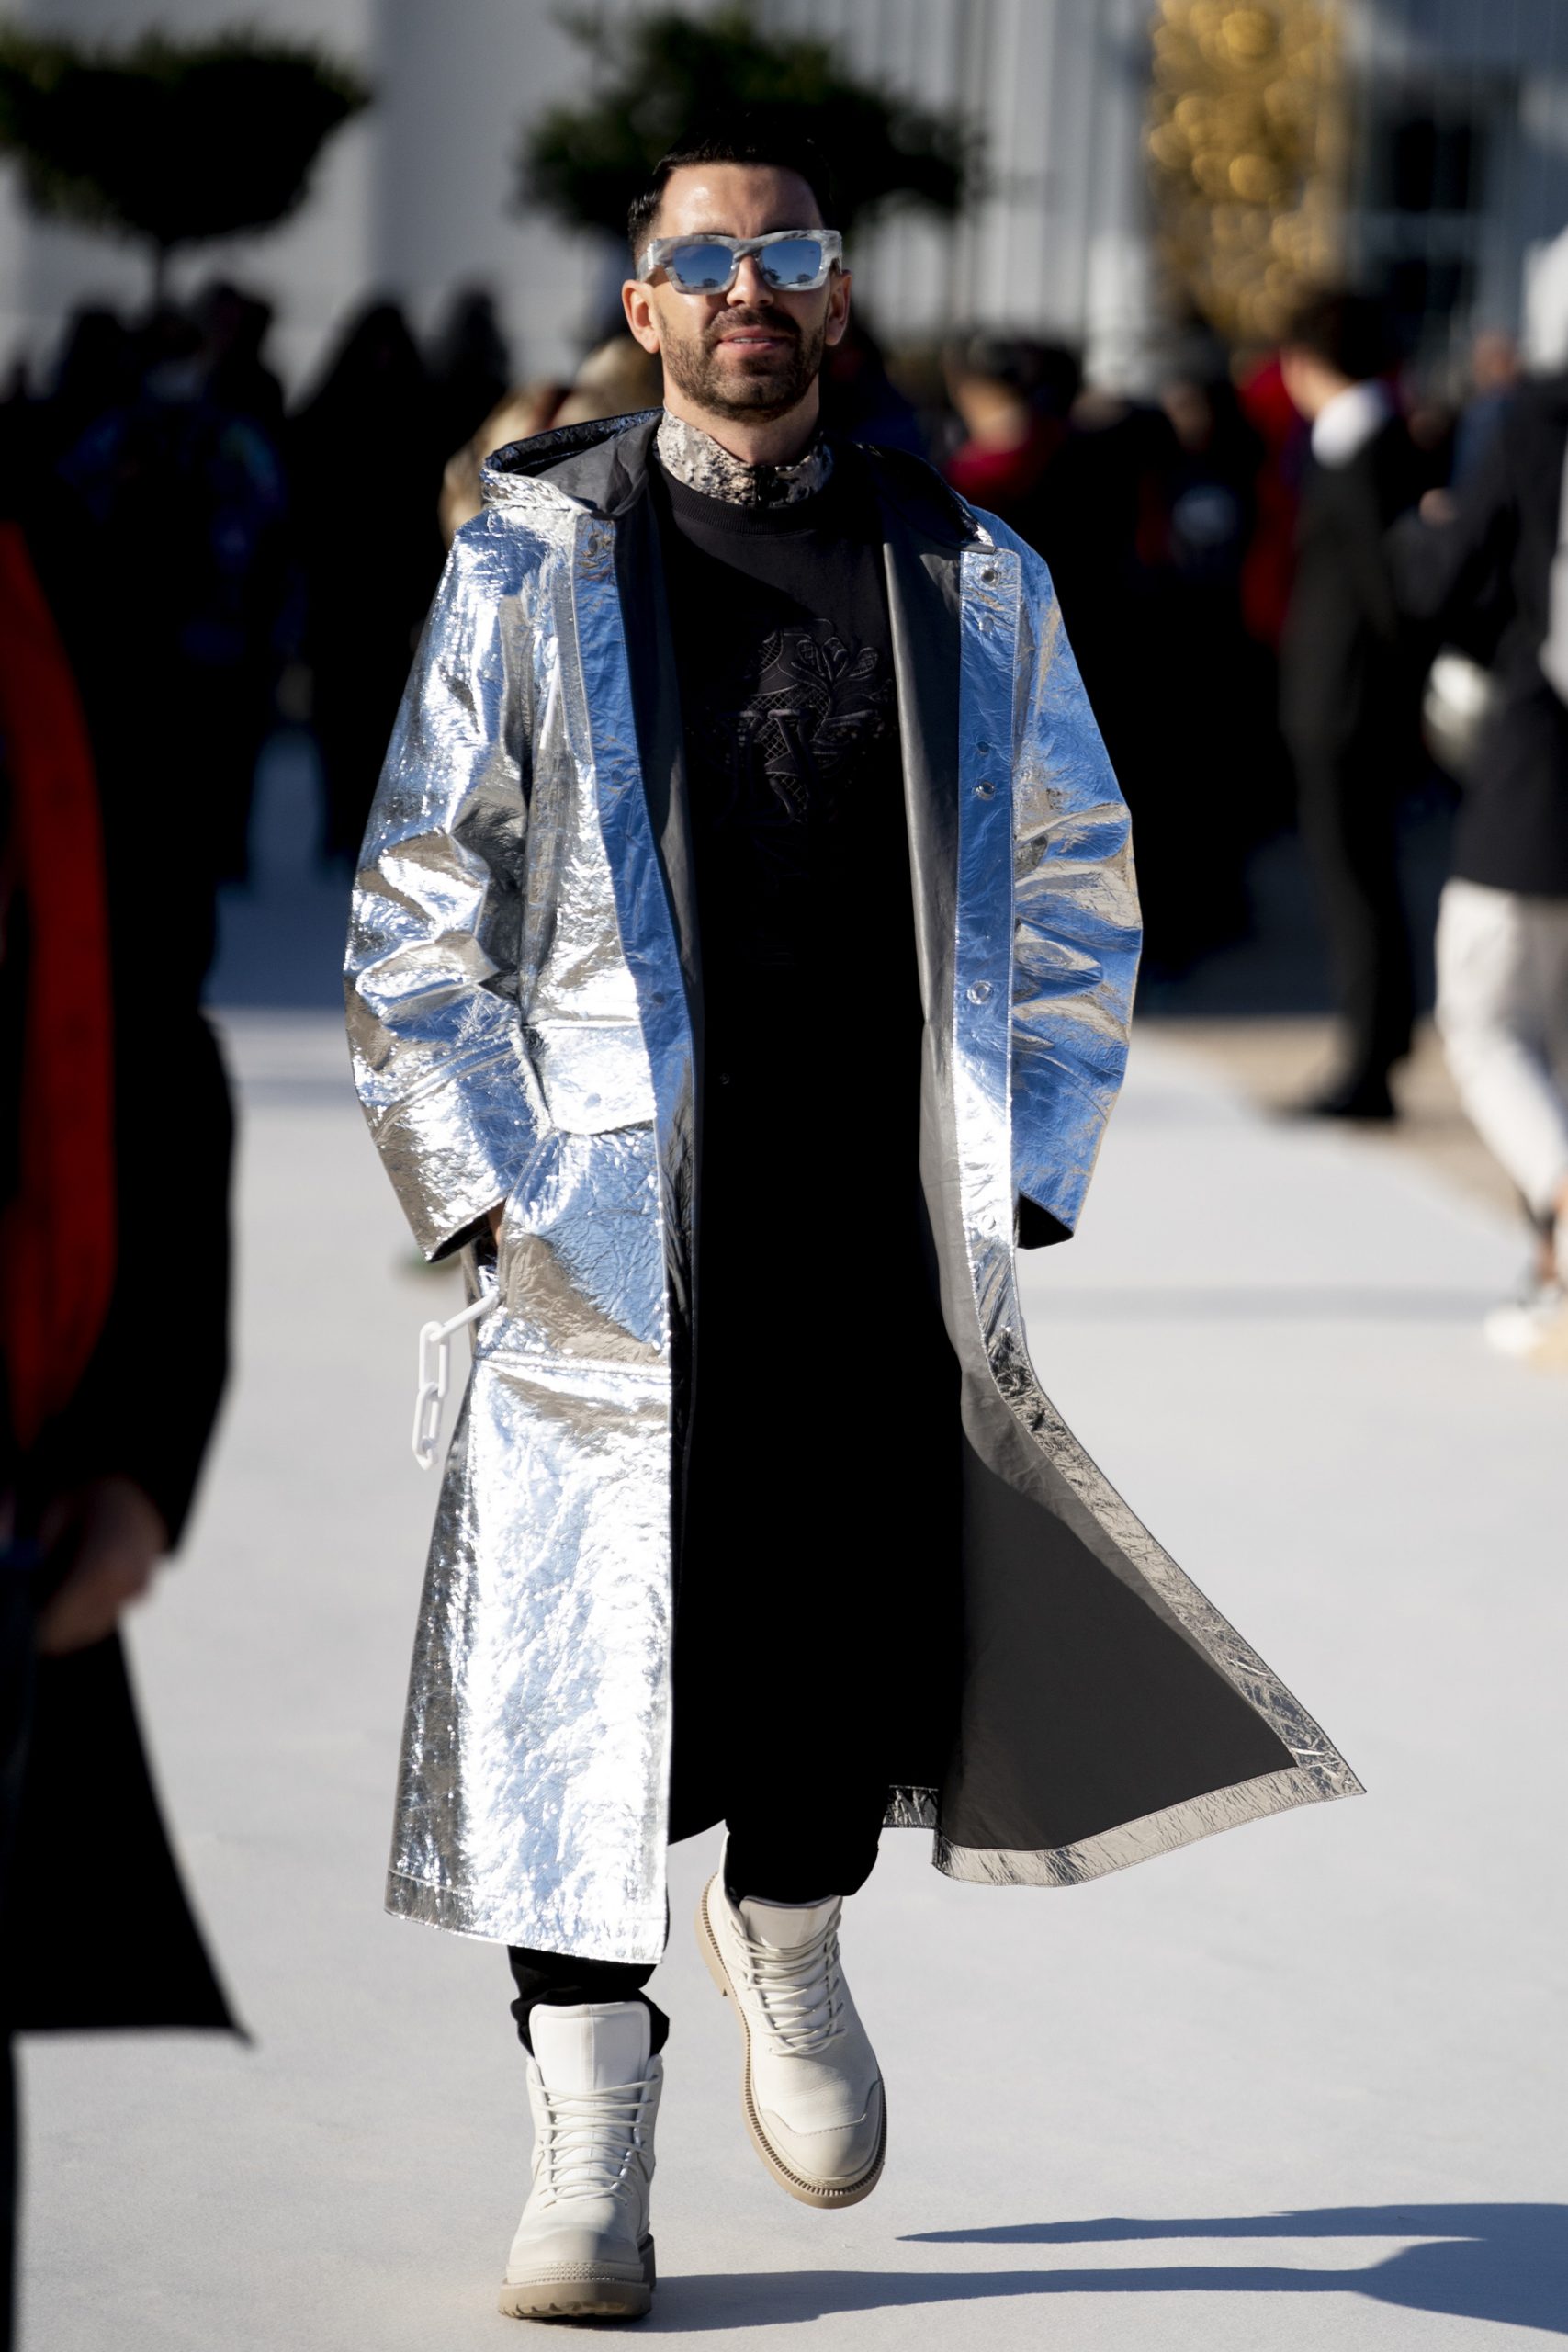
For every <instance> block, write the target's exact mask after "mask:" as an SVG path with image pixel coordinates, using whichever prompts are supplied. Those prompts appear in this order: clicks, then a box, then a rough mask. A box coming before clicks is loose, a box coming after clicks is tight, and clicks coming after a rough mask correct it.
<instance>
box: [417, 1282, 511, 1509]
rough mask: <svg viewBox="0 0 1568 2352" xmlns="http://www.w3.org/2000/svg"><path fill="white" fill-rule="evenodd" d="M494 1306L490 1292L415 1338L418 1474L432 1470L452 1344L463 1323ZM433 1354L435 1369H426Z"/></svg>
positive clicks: (449, 1382) (474, 1320)
mask: <svg viewBox="0 0 1568 2352" xmlns="http://www.w3.org/2000/svg"><path fill="white" fill-rule="evenodd" d="M496 1303H497V1300H496V1294H495V1292H494V1291H491V1294H490V1296H489V1297H488V1298H476V1299H475V1301H474V1303H473V1305H472V1306H465V1307H464V1309H463V1311H462V1313H461V1315H454V1316H452V1317H450V1318H449V1319H448V1320H447V1321H446V1322H445V1323H426V1324H424V1325H423V1328H422V1329H421V1331H420V1335H419V1389H418V1393H417V1395H416V1396H415V1397H414V1400H413V1458H414V1460H415V1461H416V1462H417V1463H418V1464H419V1466H420V1468H421V1469H422V1470H431V1469H434V1466H435V1449H436V1446H437V1445H438V1444H439V1442H440V1439H441V1408H442V1407H443V1405H445V1403H446V1391H447V1389H448V1388H449V1387H450V1386H451V1385H452V1340H453V1337H454V1335H455V1334H456V1333H457V1332H458V1331H460V1330H461V1329H462V1328H463V1326H464V1324H465V1323H478V1322H480V1321H482V1319H483V1318H484V1317H485V1316H487V1315H488V1314H489V1313H490V1311H491V1307H493V1306H495V1305H496ZM432 1348H434V1351H435V1369H434V1374H433V1373H432V1372H431V1369H430V1362H429V1353H428V1351H429V1350H430V1349H432Z"/></svg>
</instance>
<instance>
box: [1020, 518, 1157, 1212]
mask: <svg viewBox="0 0 1568 2352" xmlns="http://www.w3.org/2000/svg"><path fill="white" fill-rule="evenodd" d="M987 524H988V525H989V518H988V517H987ZM990 527H991V528H992V529H993V531H994V534H995V536H996V537H997V539H998V543H1001V544H1006V545H1009V546H1011V547H1013V548H1016V549H1017V550H1018V552H1019V554H1020V556H1021V559H1022V566H1023V576H1022V598H1021V605H1022V610H1021V628H1020V633H1019V666H1018V676H1017V681H1016V695H1017V702H1016V718H1015V727H1016V738H1015V752H1014V759H1013V953H1012V1041H1011V1042H1012V1079H1011V1097H1012V1154H1013V1190H1014V1193H1015V1196H1016V1199H1017V1204H1018V1209H1017V1232H1018V1240H1019V1244H1020V1246H1021V1248H1023V1249H1033V1248H1038V1247H1039V1246H1041V1245H1042V1244H1043V1243H1045V1242H1051V1241H1063V1240H1066V1238H1067V1237H1068V1236H1069V1235H1070V1234H1071V1233H1072V1232H1073V1230H1074V1228H1075V1227H1076V1226H1077V1220H1078V1213H1079V1210H1080V1209H1081V1207H1082V1205H1083V1198H1084V1194H1085V1193H1086V1192H1087V1191H1088V1190H1089V1178H1090V1176H1091V1175H1092V1173H1093V1171H1094V1163H1095V1159H1096V1156H1097V1154H1098V1152H1099V1150H1100V1137H1101V1136H1102V1135H1103V1133H1104V1130H1105V1123H1106V1121H1107V1119H1108V1118H1109V1117H1110V1115H1111V1104H1112V1103H1114V1102H1115V1100H1116V1096H1117V1093H1118V1091H1120V1089H1121V1085H1122V1075H1123V1072H1124V1071H1125V1069H1126V1063H1127V1033H1128V1027H1129V1024H1130V1023H1131V1020H1132V1012H1133V989H1134V982H1135V980H1136V978H1137V970H1138V950H1139V946H1140V944H1141V940H1142V930H1141V926H1140V923H1139V918H1138V896H1137V888H1136V885H1135V883H1134V876H1133V848H1132V831H1131V822H1130V820H1129V817H1128V813H1127V804H1126V802H1125V801H1124V800H1123V799H1122V795H1121V792H1120V790H1119V789H1118V786H1117V783H1116V778H1115V775H1114V774H1113V773H1112V770H1111V762H1110V760H1109V758H1108V757H1107V755H1106V750H1105V745H1104V743H1103V742H1102V741H1101V740H1100V729H1099V728H1098V726H1097V725H1096V724H1095V718H1094V713H1093V711H1092V710H1091V709H1090V708H1089V697H1088V695H1086V694H1085V692H1084V686H1083V680H1082V678H1081V677H1080V676H1079V675H1078V666H1077V662H1075V660H1074V659H1073V651H1072V648H1071V646H1070V645H1069V644H1068V642H1067V637H1066V630H1065V628H1063V626H1062V616H1061V609H1060V607H1059V605H1057V602H1056V594H1055V589H1054V588H1053V586H1052V584H1051V576H1050V573H1049V572H1048V571H1047V570H1046V568H1045V566H1044V564H1043V562H1042V561H1041V560H1040V558H1039V557H1038V556H1037V555H1036V554H1035V553H1034V552H1033V550H1032V548H1027V547H1025V546H1024V545H1023V543H1022V541H1021V540H1020V539H1018V538H1017V537H1014V535H1013V534H1012V533H1011V532H1009V531H1006V530H1005V528H1004V526H1001V525H1000V524H996V525H990Z"/></svg>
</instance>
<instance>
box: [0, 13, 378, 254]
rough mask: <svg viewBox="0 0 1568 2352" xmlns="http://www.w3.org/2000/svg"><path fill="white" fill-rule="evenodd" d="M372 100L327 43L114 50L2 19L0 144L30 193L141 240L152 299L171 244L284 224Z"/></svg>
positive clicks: (163, 44) (225, 41) (49, 210)
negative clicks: (321, 163)
mask: <svg viewBox="0 0 1568 2352" xmlns="http://www.w3.org/2000/svg"><path fill="white" fill-rule="evenodd" d="M369 98H370V92H369V90H368V89H367V86H366V85H365V84H364V83H363V82H361V81H360V80H359V78H358V77H357V75H355V74H353V73H352V72H351V71H350V70H349V69H348V68H347V67H346V66H344V65H341V64H339V63H337V62H335V61H334V60H333V59H331V58H329V57H328V56H326V55H325V54H324V53H323V52H322V51H320V50H317V49H314V48H309V47H305V46H301V45H299V44H298V43H289V42H282V41H269V40H259V39H257V38H256V37H254V35H251V34H248V33H229V34H225V35H223V36H221V37H220V38H219V39H217V40H202V41H175V40H170V39H168V38H167V37H166V36H165V35H164V34H163V33H152V34H149V35H147V36H146V38H144V39H143V40H139V41H137V42H135V43H134V44H133V45H132V46H131V47H130V48H129V49H126V50H123V51H118V53H111V52H110V51H107V50H102V49H90V48H87V47H85V46H84V45H83V44H81V43H79V42H76V41H71V40H41V39H36V38H34V37H33V36H32V35H31V34H29V33H28V32H25V31H23V30H20V29H17V28H11V27H6V28H0V153H9V154H12V155H14V156H15V157H16V158H17V161H18V162H19V164H20V165H21V170H22V184H23V187H24V188H25V190H26V192H27V197H28V202H29V203H30V204H31V205H32V207H33V209H35V210H36V211H39V212H41V213H46V214H51V215H54V216H56V217H57V218H60V219H62V220H79V221H83V222H85V223H86V224H87V225H88V226H89V227H93V228H100V229H107V230H108V231H110V232H112V233H114V234H116V235H118V236H121V237H126V238H130V239H131V240H133V241H135V242H136V243H140V244H141V245H143V246H145V247H146V248H148V249H149V250H150V252H151V254H152V282H153V291H154V295H155V296H158V297H161V296H162V294H163V290H164V279H165V277H166V273H167V267H168V260H169V255H170V254H172V253H173V252H175V249H176V248H177V247H179V246H181V245H195V244H202V243H206V242H207V240H208V239H209V238H212V237H227V236H232V235H233V234H234V233H235V232H238V231H240V230H244V229H270V228H272V227H273V226H274V225H275V224H276V222H278V221H280V220H286V219H287V218H288V215H289V213H291V212H292V211H293V210H294V209H295V208H296V207H297V206H298V205H299V202H300V201H301V199H302V198H303V197H304V195H305V191H306V189H307V187H309V184H310V170H311V166H312V165H313V164H314V163H315V161H316V158H317V156H318V154H319V153H321V148H322V146H323V145H324V144H325V142H326V141H327V140H328V139H329V138H330V137H331V136H332V134H333V131H334V130H337V129H338V128H339V126H340V125H341V124H342V123H344V122H346V121H347V120H348V119H349V117H350V116H351V115H354V114H356V113H358V111H359V109H360V108H361V107H364V106H366V105H367V104H368V103H369Z"/></svg>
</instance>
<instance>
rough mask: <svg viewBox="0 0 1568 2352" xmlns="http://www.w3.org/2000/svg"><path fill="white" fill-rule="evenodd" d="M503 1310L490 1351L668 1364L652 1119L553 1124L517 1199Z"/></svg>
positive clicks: (508, 1216)
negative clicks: (586, 1127) (589, 1128)
mask: <svg viewBox="0 0 1568 2352" xmlns="http://www.w3.org/2000/svg"><path fill="white" fill-rule="evenodd" d="M497 1281H498V1283H499V1287H500V1291H501V1311H500V1313H499V1314H498V1315H496V1316H495V1317H492V1318H491V1323H490V1324H489V1325H488V1326H487V1327H486V1332H485V1340H484V1351H485V1353H486V1354H491V1353H494V1352H498V1351H503V1350H512V1351H523V1352H525V1353H527V1354H531V1355H536V1354H544V1355H549V1356H567V1357H572V1358H579V1359H581V1358H589V1359H592V1360H594V1361H597V1362H601V1363H622V1364H638V1363H640V1364H649V1365H652V1364H656V1363H660V1361H661V1360H662V1359H663V1357H664V1354H665V1352H666V1337H667V1329H668V1310H667V1306H666V1301H665V1292H664V1245H663V1233H662V1226H661V1220H660V1204H659V1164H658V1147H657V1143H656V1139H655V1135H654V1128H653V1125H652V1122H651V1121H649V1122H648V1123H647V1124H646V1125H641V1124H639V1125H635V1126H626V1127H617V1128H614V1129H612V1130H611V1131H609V1132H608V1133H604V1134H597V1135H580V1134H568V1133H566V1132H564V1131H563V1130H561V1129H560V1128H552V1129H551V1130H550V1131H549V1132H548V1133H547V1135H545V1136H543V1137H542V1138H541V1139H540V1141H539V1143H538V1144H537V1145H536V1148H535V1149H534V1150H533V1152H532V1153H531V1154H530V1155H529V1158H528V1160H527V1163H526V1165H525V1168H524V1170H523V1172H522V1174H521V1176H520V1177H519V1178H518V1180H517V1183H516V1185H515V1186H514V1188H513V1193H512V1195H511V1197H510V1199H509V1200H508V1201H507V1204H506V1212H505V1216H504V1217H503V1218H502V1228H501V1247H500V1253H499V1258H498V1261H497Z"/></svg>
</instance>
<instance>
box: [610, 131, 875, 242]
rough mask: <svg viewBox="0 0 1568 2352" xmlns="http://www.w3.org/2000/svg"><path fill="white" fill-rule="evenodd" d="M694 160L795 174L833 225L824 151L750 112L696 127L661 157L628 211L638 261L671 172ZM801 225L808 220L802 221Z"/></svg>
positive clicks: (629, 233)
mask: <svg viewBox="0 0 1568 2352" xmlns="http://www.w3.org/2000/svg"><path fill="white" fill-rule="evenodd" d="M688 164H757V165H758V166H759V167H761V168H765V169H768V170H771V171H775V172H794V173H795V175H796V177H797V178H799V179H803V180H804V181H805V182H806V185H807V187H808V188H809V189H810V190H811V193H812V196H813V197H814V198H815V199H816V204H817V209H818V212H819V213H820V214H821V216H822V226H823V227H824V228H825V229H826V228H830V227H831V225H832V210H833V182H832V175H831V174H830V173H829V169H828V166H827V164H826V162H825V161H824V160H823V157H822V154H821V152H820V150H819V149H818V148H817V147H815V146H814V145H813V144H812V142H811V141H810V140H809V139H808V138H807V137H806V136H805V134H804V133H803V132H801V131H798V130H795V129H794V128H793V126H790V125H784V124H780V125H775V124H773V123H772V122H770V121H769V120H768V119H767V117H766V116H765V115H763V114H745V115H741V116H740V117H739V119H737V120H736V121H735V122H734V123H732V124H731V126H730V127H729V128H728V130H724V129H720V128H715V129H712V130H695V131H693V132H691V133H689V134H688V136H687V137H686V138H684V139H681V140H677V141H676V143H675V145H674V146H673V147H671V149H670V150H669V152H668V153H666V154H663V155H660V158H659V161H658V163H657V164H655V165H654V167H653V176H652V178H651V179H650V180H649V184H648V186H647V187H645V188H644V189H643V191H642V193H641V194H640V195H639V196H636V197H634V198H632V204H631V209H630V210H629V211H628V213H627V214H626V241H627V243H629V245H630V246H631V249H632V261H633V263H634V265H635V264H636V262H637V259H638V257H639V256H640V254H641V253H642V249H643V247H644V246H645V245H646V244H647V243H648V240H649V231H650V230H651V229H652V227H653V224H654V222H655V220H657V219H658V218H659V208H660V205H661V204H662V203H663V201H664V191H665V189H666V188H667V187H669V185H670V177H671V173H672V172H679V171H682V170H683V169H684V168H685V167H686V166H687V165H688ZM791 225H792V226H793V225H795V224H794V223H792V224H791ZM799 225H800V226H801V227H804V226H805V225H806V224H805V223H804V221H803V222H801V223H800V224H799Z"/></svg>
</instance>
